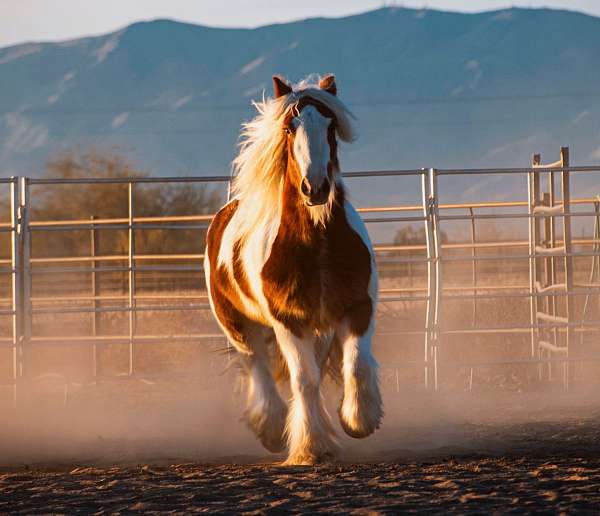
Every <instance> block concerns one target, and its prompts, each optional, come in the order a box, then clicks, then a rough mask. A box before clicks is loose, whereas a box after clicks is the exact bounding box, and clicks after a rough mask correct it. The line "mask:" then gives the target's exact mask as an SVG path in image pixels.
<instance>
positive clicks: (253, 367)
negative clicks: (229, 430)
mask: <svg viewBox="0 0 600 516" xmlns="http://www.w3.org/2000/svg"><path fill="white" fill-rule="evenodd" d="M272 336H273V332H272V331H271V330H270V329H267V328H263V327H259V326H258V325H256V326H253V327H251V328H249V331H248V334H247V338H248V343H249V345H250V346H251V347H252V349H253V354H251V355H242V357H241V360H242V363H243V365H244V370H245V372H246V378H247V382H248V383H247V397H246V410H245V411H244V420H245V421H246V423H247V424H248V426H249V427H250V429H251V430H252V431H253V432H254V433H255V434H256V436H257V437H258V438H259V439H260V442H261V443H262V444H263V446H264V447H265V448H266V449H267V450H269V451H270V452H273V453H276V452H280V451H283V450H284V449H285V439H284V430H285V421H286V415H287V406H286V404H285V403H284V401H283V400H282V399H281V396H280V395H279V392H278V391H277V386H276V384H275V380H274V378H273V373H272V370H271V360H270V356H269V345H276V344H275V342H274V341H273V340H274V339H273V338H272ZM270 341H273V342H272V343H271V342H270Z"/></svg>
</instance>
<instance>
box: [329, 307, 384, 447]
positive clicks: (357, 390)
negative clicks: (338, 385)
mask: <svg viewBox="0 0 600 516" xmlns="http://www.w3.org/2000/svg"><path fill="white" fill-rule="evenodd" d="M373 323H374V321H373V320H371V322H370V324H369V327H368V329H367V330H366V331H365V332H364V333H362V334H360V335H357V334H356V332H354V331H352V324H351V320H350V318H347V319H345V320H343V321H342V322H341V323H340V324H339V326H338V328H337V330H336V335H337V338H338V339H339V341H340V343H341V345H342V353H343V364H342V373H343V377H344V397H343V399H342V403H341V405H340V409H339V416H340V423H341V425H342V428H343V429H344V431H345V432H346V433H347V434H348V435H349V436H351V437H356V438H362V437H367V436H368V435H370V434H372V433H373V432H374V431H375V430H376V429H377V428H379V425H380V423H381V418H382V417H383V402H382V400H381V393H380V390H379V365H378V364H377V361H376V360H375V357H374V356H373V353H372V352H371V339H372V337H373V331H374V324H373Z"/></svg>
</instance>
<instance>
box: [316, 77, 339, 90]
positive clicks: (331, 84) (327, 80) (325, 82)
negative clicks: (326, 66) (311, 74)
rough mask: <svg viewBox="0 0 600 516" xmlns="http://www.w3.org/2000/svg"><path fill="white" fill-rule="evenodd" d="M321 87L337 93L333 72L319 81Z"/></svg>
mask: <svg viewBox="0 0 600 516" xmlns="http://www.w3.org/2000/svg"><path fill="white" fill-rule="evenodd" d="M319 88H321V89H322V90H325V91H326V92H328V93H331V94H332V95H337V85H336V84H335V76H334V75H333V74H329V75H326V76H325V77H323V78H322V79H321V80H320V81H319Z"/></svg>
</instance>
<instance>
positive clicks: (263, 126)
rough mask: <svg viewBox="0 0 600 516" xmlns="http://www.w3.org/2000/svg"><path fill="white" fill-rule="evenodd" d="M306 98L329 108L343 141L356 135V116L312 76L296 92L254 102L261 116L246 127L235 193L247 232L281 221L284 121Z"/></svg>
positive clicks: (236, 168) (237, 162)
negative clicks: (256, 227) (261, 224)
mask: <svg viewBox="0 0 600 516" xmlns="http://www.w3.org/2000/svg"><path fill="white" fill-rule="evenodd" d="M303 97H311V98H313V99H314V100H316V101H318V102H320V103H322V104H323V105H325V106H326V107H327V108H329V109H330V110H331V111H332V112H333V114H334V115H335V118H336V127H337V134H338V137H339V138H340V140H342V141H345V142H351V141H353V140H354V139H355V137H356V133H355V129H354V124H353V123H352V121H353V119H354V115H352V113H351V112H350V111H349V110H348V108H347V107H346V106H345V105H344V104H343V102H342V101H340V100H339V99H338V98H337V97H336V96H334V95H331V94H330V93H327V92H326V91H324V90H322V89H320V88H319V86H318V78H317V80H316V81H315V78H314V77H312V76H311V77H309V78H307V79H305V80H303V81H302V82H300V83H299V84H297V85H296V86H295V87H294V91H293V92H292V93H290V94H289V95H285V96H283V97H280V98H278V99H274V98H267V99H265V98H264V97H263V100H262V101H261V102H254V103H253V104H254V106H255V107H256V110H257V111H258V115H256V117H254V118H253V119H252V120H250V121H249V122H247V123H244V124H243V125H242V132H241V135H240V145H239V147H240V151H239V154H238V156H237V157H236V158H235V159H234V161H233V173H234V176H235V177H234V179H233V184H232V193H233V195H234V196H235V198H237V199H238V200H239V207H238V214H239V219H238V220H240V222H241V224H242V225H243V227H244V228H245V229H252V228H253V227H255V226H256V224H258V223H260V222H262V221H266V220H278V219H279V199H280V195H281V186H282V184H283V177H284V173H285V169H286V166H287V162H286V136H285V132H284V130H283V129H284V127H283V124H284V120H285V118H286V115H287V113H288V112H289V111H290V110H291V109H293V107H294V106H295V105H296V104H297V103H298V101H299V100H300V99H301V98H303Z"/></svg>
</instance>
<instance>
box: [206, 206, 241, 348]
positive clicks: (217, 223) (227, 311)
mask: <svg viewBox="0 0 600 516" xmlns="http://www.w3.org/2000/svg"><path fill="white" fill-rule="evenodd" d="M237 207H238V201H237V200H235V201H232V202H230V203H229V204H227V205H225V206H224V207H223V208H222V209H221V210H220V211H219V212H218V213H217V214H216V215H215V217H214V219H213V220H212V222H211V224H210V227H209V228H208V235H207V239H206V252H207V253H208V260H209V263H210V296H211V299H212V303H213V307H214V312H215V316H216V317H217V319H218V320H219V322H220V323H221V325H222V326H223V327H224V328H225V329H226V330H227V332H228V333H229V336H230V337H231V338H232V339H233V340H235V341H236V342H237V343H238V344H239V345H240V348H241V349H242V350H245V351H246V352H250V349H249V348H248V347H247V344H246V337H245V335H244V325H245V324H246V323H247V321H248V319H247V318H246V317H245V315H244V313H243V311H242V310H241V308H242V306H243V305H242V303H241V300H240V298H239V295H238V293H237V291H236V289H235V286H234V285H233V283H232V279H231V277H230V275H229V272H228V271H227V269H226V268H225V266H223V265H219V264H218V257H219V250H220V249H221V242H222V240H223V233H224V232H225V228H226V227H227V225H228V224H229V222H230V221H231V217H233V215H234V213H235V211H236V210H237Z"/></svg>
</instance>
